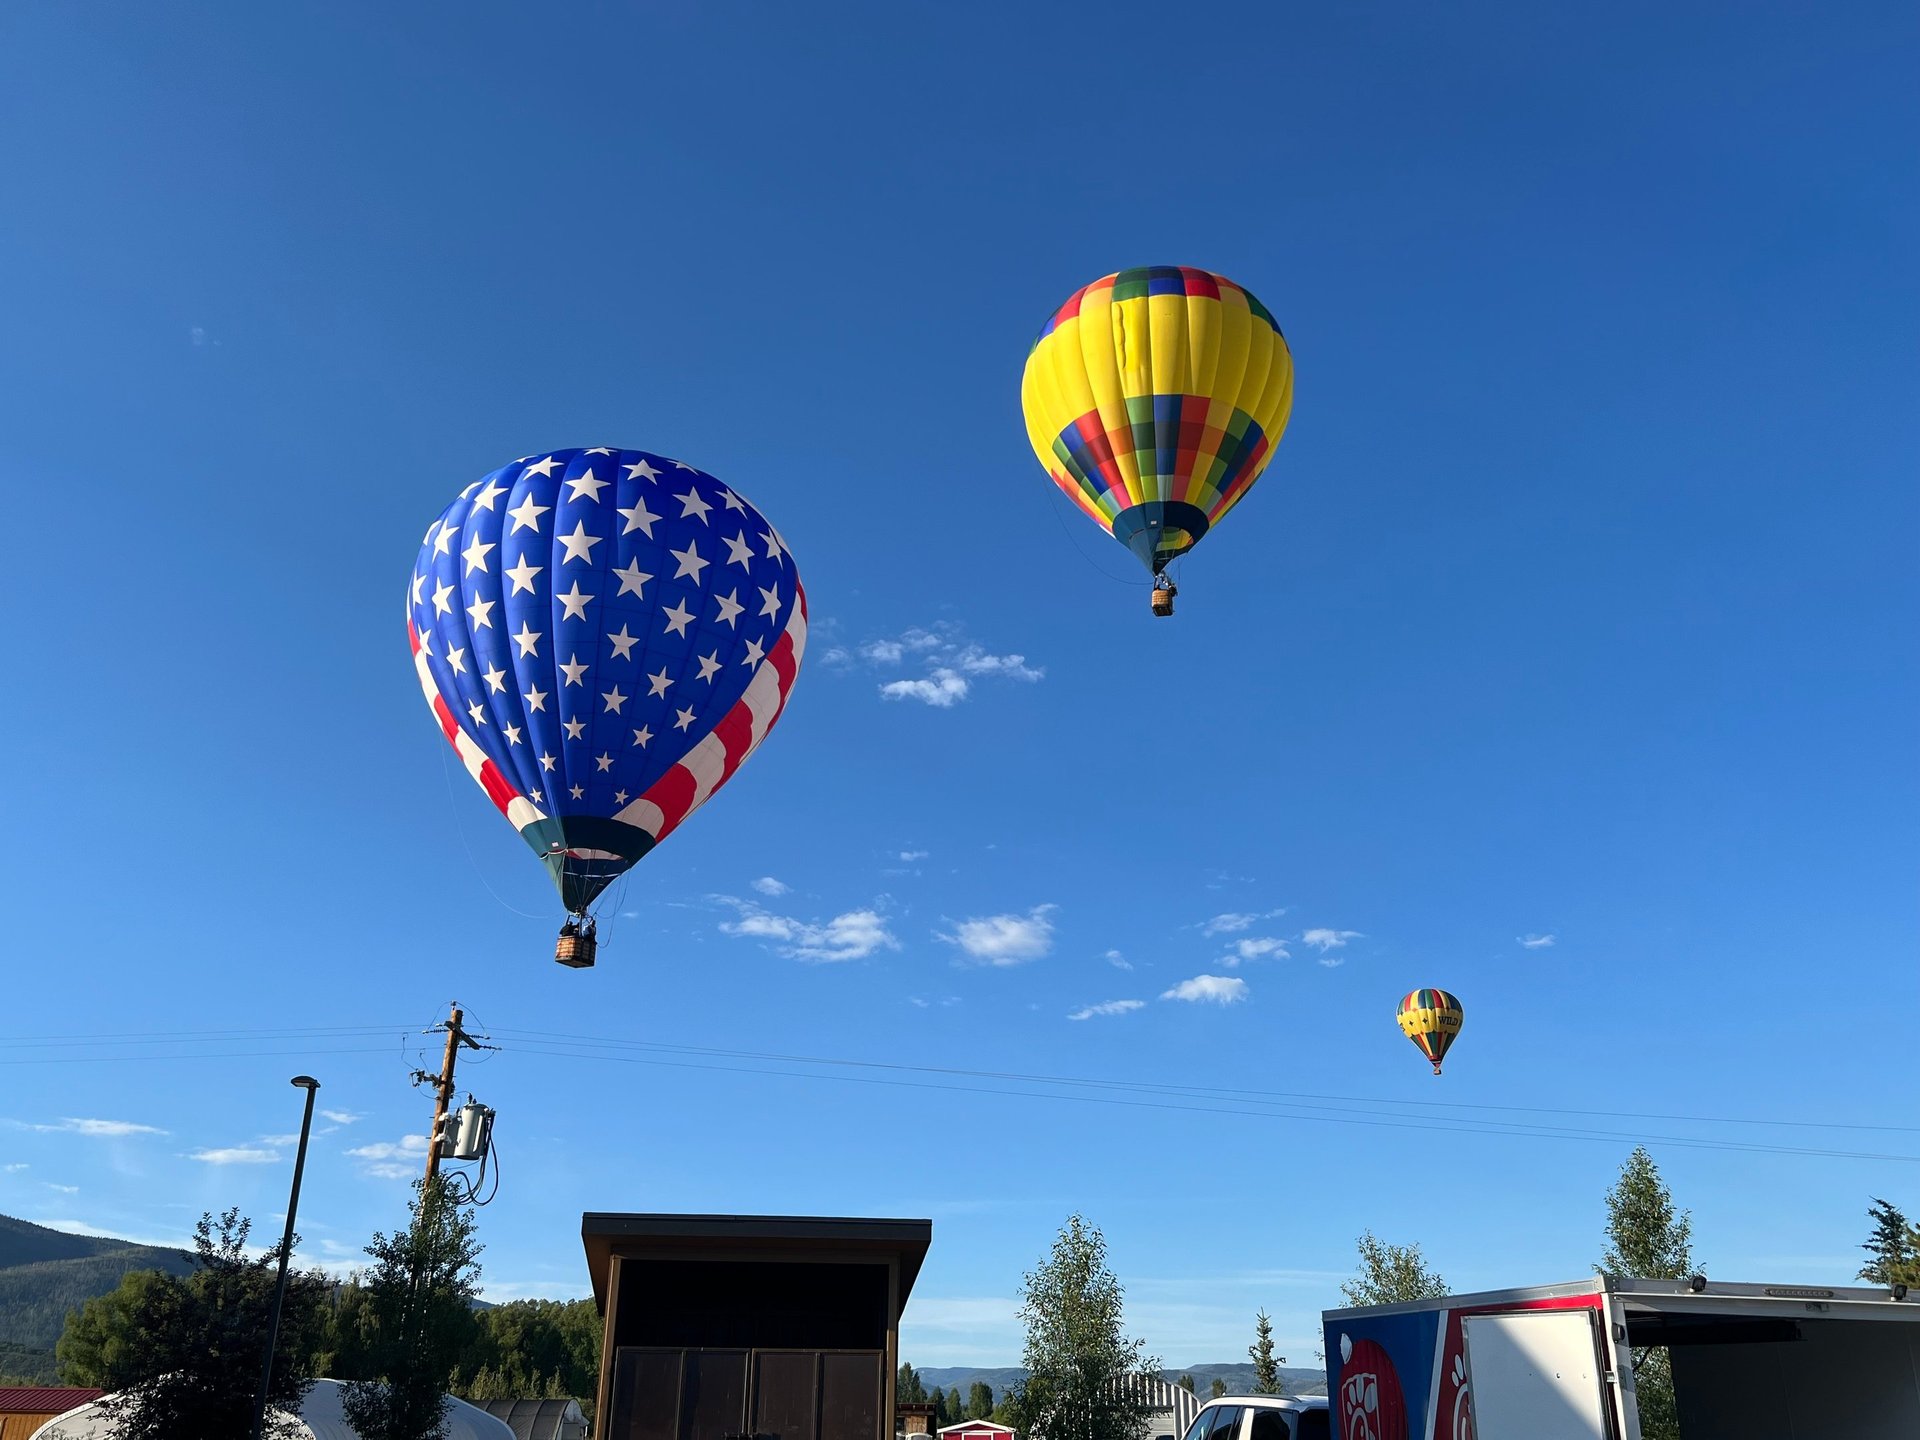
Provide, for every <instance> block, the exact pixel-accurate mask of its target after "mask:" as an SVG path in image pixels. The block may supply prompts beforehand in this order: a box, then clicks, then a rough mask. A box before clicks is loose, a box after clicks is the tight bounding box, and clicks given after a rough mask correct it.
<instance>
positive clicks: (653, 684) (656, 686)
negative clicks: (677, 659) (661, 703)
mask: <svg viewBox="0 0 1920 1440" xmlns="http://www.w3.org/2000/svg"><path fill="white" fill-rule="evenodd" d="M671 684H673V681H672V680H670V679H668V678H667V667H666V666H664V665H662V666H661V667H660V671H659V673H658V674H655V675H649V676H647V687H648V688H647V694H648V695H649V696H653V695H664V694H666V693H667V687H668V686H669V685H671Z"/></svg>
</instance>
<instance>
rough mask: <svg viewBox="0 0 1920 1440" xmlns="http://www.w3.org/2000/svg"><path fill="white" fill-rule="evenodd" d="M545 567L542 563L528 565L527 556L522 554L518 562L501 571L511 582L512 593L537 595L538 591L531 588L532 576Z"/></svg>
mask: <svg viewBox="0 0 1920 1440" xmlns="http://www.w3.org/2000/svg"><path fill="white" fill-rule="evenodd" d="M546 568H547V567H546V566H544V565H529V564H528V563H527V557H526V556H525V555H522V556H521V557H520V563H519V564H517V565H515V566H514V567H513V568H512V569H511V570H505V571H502V572H501V573H502V574H504V575H505V576H506V577H507V579H509V580H511V581H512V582H513V591H512V593H513V594H515V595H520V594H527V595H538V594H539V593H540V592H539V591H538V590H535V589H534V588H533V577H534V576H536V575H538V574H539V573H540V572H541V571H542V570H544V569H546Z"/></svg>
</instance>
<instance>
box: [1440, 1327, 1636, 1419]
mask: <svg viewBox="0 0 1920 1440" xmlns="http://www.w3.org/2000/svg"><path fill="white" fill-rule="evenodd" d="M1461 1323H1462V1326H1463V1328H1464V1331H1465V1341H1466V1351H1467V1375H1468V1384H1469V1385H1470V1386H1471V1387H1472V1394H1473V1423H1474V1432H1475V1434H1476V1435H1477V1437H1478V1440H1609V1436H1610V1435H1611V1427H1610V1426H1609V1425H1608V1423H1607V1396H1606V1385H1605V1382H1604V1381H1603V1380H1602V1379H1601V1375H1600V1362H1599V1357H1598V1351H1597V1348H1596V1346H1595V1343H1594V1332H1593V1312H1592V1311H1590V1310H1534V1311H1509V1312H1507V1313H1505V1314H1499V1315H1468V1316H1465V1317H1464V1318H1463V1320H1462V1322H1461Z"/></svg>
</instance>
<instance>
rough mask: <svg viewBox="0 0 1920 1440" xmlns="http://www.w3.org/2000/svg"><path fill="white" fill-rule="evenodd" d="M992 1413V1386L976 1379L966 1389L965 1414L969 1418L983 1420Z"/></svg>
mask: <svg viewBox="0 0 1920 1440" xmlns="http://www.w3.org/2000/svg"><path fill="white" fill-rule="evenodd" d="M992 1414H993V1387H992V1386H991V1385H989V1384H987V1382H986V1381H984V1380H976V1381H974V1382H973V1385H972V1387H971V1388H970V1389H969V1390H968V1391H967V1414H966V1418H967V1419H969V1420H985V1419H988V1418H989V1417H991V1416H992Z"/></svg>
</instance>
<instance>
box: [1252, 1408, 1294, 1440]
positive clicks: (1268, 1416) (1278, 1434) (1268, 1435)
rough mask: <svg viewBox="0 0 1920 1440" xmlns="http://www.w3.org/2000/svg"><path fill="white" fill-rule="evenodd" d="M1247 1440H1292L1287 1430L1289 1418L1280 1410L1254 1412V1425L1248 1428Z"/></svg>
mask: <svg viewBox="0 0 1920 1440" xmlns="http://www.w3.org/2000/svg"><path fill="white" fill-rule="evenodd" d="M1247 1440H1292V1436H1291V1435H1290V1434H1289V1432H1288V1430H1287V1417H1286V1415H1285V1414H1284V1413H1283V1412H1282V1411H1279V1410H1256V1411H1254V1412H1253V1424H1252V1425H1251V1426H1250V1427H1248V1430H1247Z"/></svg>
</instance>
